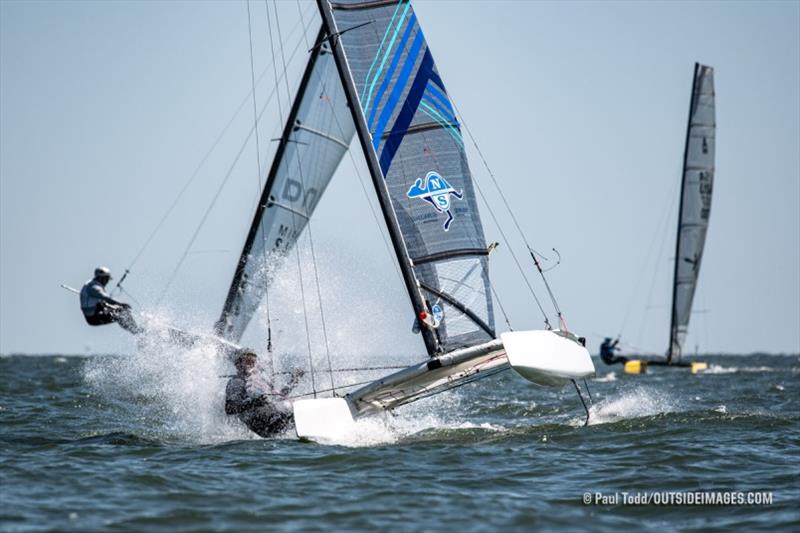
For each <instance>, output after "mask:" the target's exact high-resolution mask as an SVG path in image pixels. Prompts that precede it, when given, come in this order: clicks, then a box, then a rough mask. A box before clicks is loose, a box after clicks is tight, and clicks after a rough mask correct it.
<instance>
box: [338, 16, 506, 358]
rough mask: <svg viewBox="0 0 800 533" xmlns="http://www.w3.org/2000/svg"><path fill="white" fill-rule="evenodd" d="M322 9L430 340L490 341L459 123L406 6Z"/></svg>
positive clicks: (449, 344)
mask: <svg viewBox="0 0 800 533" xmlns="http://www.w3.org/2000/svg"><path fill="white" fill-rule="evenodd" d="M331 7H332V9H333V14H334V18H335V20H336V25H337V27H338V30H339V32H341V36H340V39H341V43H342V45H343V49H344V52H345V56H346V58H347V63H348V66H349V69H350V71H351V73H352V75H353V78H354V80H355V84H356V88H357V90H358V96H359V104H360V106H361V110H362V111H363V113H364V118H365V120H366V123H367V125H368V127H369V131H370V135H371V143H372V148H373V149H374V150H375V153H376V155H377V157H378V160H379V162H380V167H381V171H382V173H383V177H384V179H385V180H386V185H387V187H388V190H389V195H390V198H391V202H392V207H393V209H394V211H395V214H396V217H397V220H398V222H399V225H400V229H401V232H402V236H403V240H404V241H405V244H406V247H407V249H408V252H409V255H410V259H411V261H412V263H413V268H414V274H415V276H416V278H417V280H418V282H419V284H420V287H421V288H422V291H423V295H424V296H425V297H426V299H427V301H428V304H429V307H430V309H431V310H432V314H433V316H434V319H435V320H437V322H438V327H437V329H436V331H437V335H438V337H439V341H440V344H441V346H442V347H443V348H444V349H445V350H451V349H455V348H459V347H463V346H469V345H473V344H477V343H479V342H484V341H486V340H488V339H491V338H494V336H495V334H494V315H493V311H492V299H491V290H490V286H489V275H488V261H487V257H486V255H487V252H486V241H485V239H484V235H483V228H482V226H481V220H480V215H479V213H478V206H477V202H476V197H475V191H474V188H473V184H472V177H471V174H470V170H469V165H468V163H467V158H466V153H465V151H464V140H463V138H462V134H461V127H460V125H459V123H458V119H457V117H456V112H455V109H454V108H453V105H452V103H451V101H450V97H449V96H448V95H447V89H446V88H445V85H444V82H443V81H442V79H441V77H440V76H439V73H438V71H437V69H436V65H435V63H434V61H433V56H432V54H431V50H430V48H429V47H428V43H427V42H426V41H425V36H424V34H423V32H422V28H421V27H420V25H419V22H418V20H417V16H416V14H415V13H414V9H413V8H412V6H411V3H410V2H408V1H402V0H401V1H397V0H391V1H382V0H367V1H364V0H340V1H337V2H332V3H331Z"/></svg>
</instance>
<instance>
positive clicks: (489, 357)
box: [216, 0, 594, 438]
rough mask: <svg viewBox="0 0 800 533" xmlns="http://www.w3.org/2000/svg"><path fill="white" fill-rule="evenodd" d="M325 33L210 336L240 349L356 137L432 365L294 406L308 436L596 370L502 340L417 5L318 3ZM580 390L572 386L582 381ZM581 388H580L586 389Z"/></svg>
mask: <svg viewBox="0 0 800 533" xmlns="http://www.w3.org/2000/svg"><path fill="white" fill-rule="evenodd" d="M317 4H318V7H319V11H320V14H321V16H322V28H321V29H320V31H319V34H318V36H317V39H316V44H315V45H314V47H313V48H312V49H311V50H310V57H309V60H308V64H307V65H306V68H305V71H304V73H303V76H302V79H301V82H300V85H299V88H298V91H297V93H296V96H295V99H294V101H293V105H292V107H291V110H290V111H289V114H288V117H287V118H286V123H285V126H284V128H283V133H282V135H281V137H280V144H279V146H278V148H277V151H276V154H275V157H274V160H273V161H272V165H271V167H270V170H269V173H268V175H267V179H266V183H265V186H264V189H263V193H262V195H261V201H260V202H259V204H258V208H257V210H256V213H255V216H254V218H253V222H252V224H251V227H250V231H249V233H248V235H247V239H246V241H245V244H244V248H243V250H242V253H241V257H240V259H239V262H238V264H237V268H236V271H235V273H234V276H233V280H232V282H231V285H230V289H229V291H228V296H227V298H226V301H225V304H224V307H223V310H222V313H221V316H220V318H219V320H218V322H217V325H216V332H217V334H218V335H220V336H221V337H223V338H225V339H227V340H228V341H231V342H234V343H236V342H238V341H239V339H240V338H241V336H242V334H243V333H244V331H245V329H246V328H247V326H248V324H249V322H250V320H251V319H252V317H253V315H254V313H255V312H256V311H257V309H258V307H259V304H260V302H261V301H262V298H263V297H264V295H265V293H266V292H267V290H268V284H269V282H270V279H269V278H270V274H268V272H270V262H271V261H274V260H275V258H276V257H280V256H281V255H284V254H285V253H286V252H287V251H288V250H289V249H290V248H291V247H292V246H294V245H295V243H296V241H297V239H298V237H299V236H300V234H301V232H302V230H303V228H304V227H305V226H306V224H307V222H308V220H309V219H310V218H311V216H312V214H313V212H314V209H315V207H316V205H317V202H318V201H319V199H320V197H321V196H322V194H323V193H324V191H325V188H326V186H327V185H328V183H329V181H330V179H331V177H332V176H333V173H334V171H335V170H336V167H337V166H338V164H339V162H340V160H341V159H342V157H343V156H344V154H345V152H346V151H347V149H348V147H349V145H350V142H351V140H352V138H353V136H354V135H357V137H358V140H359V143H360V145H361V148H362V151H363V153H364V156H365V158H366V163H367V167H368V168H369V172H370V176H371V178H372V183H373V185H374V188H375V192H376V195H377V199H378V203H379V205H380V209H381V212H382V214H383V222H384V223H385V225H386V228H387V230H388V234H389V237H390V240H391V245H392V249H393V251H394V254H395V255H396V257H397V261H398V264H399V267H400V271H401V273H402V278H403V281H404V283H405V287H406V289H407V292H408V296H409V300H410V303H411V306H412V308H413V310H414V314H415V316H416V319H417V324H418V329H419V331H420V333H421V335H422V339H423V341H424V343H425V347H426V349H427V354H428V356H429V357H428V358H427V359H425V360H423V361H421V362H420V363H419V364H416V365H412V366H410V367H408V368H406V369H403V370H400V371H398V372H395V373H393V374H391V375H388V376H385V377H383V378H381V379H378V380H375V381H374V382H371V383H369V384H366V385H364V386H362V387H361V388H358V389H357V390H352V391H351V392H350V393H349V394H347V395H345V396H344V397H330V398H317V397H315V398H313V399H301V400H297V401H295V402H294V404H293V405H294V413H295V420H296V427H297V433H298V435H299V436H300V437H309V438H326V437H335V436H337V435H342V434H343V433H346V432H347V431H349V430H350V428H351V427H352V425H353V421H354V420H355V419H357V418H359V417H362V416H364V415H368V414H372V413H376V412H380V411H385V410H388V409H392V408H395V407H398V406H400V405H403V404H406V403H409V402H411V401H414V400H417V399H419V398H423V397H426V396H430V395H432V394H436V393H438V392H442V391H444V390H447V389H451V388H453V387H457V386H459V385H462V384H464V383H466V382H469V381H472V380H475V379H478V378H481V377H486V376H490V375H492V374H494V373H497V372H499V371H501V370H504V369H506V368H508V367H509V365H510V366H511V367H513V368H515V369H516V370H517V371H518V372H519V373H520V374H522V375H523V376H525V377H526V378H527V379H529V380H531V381H533V382H535V383H538V384H543V385H563V384H565V383H568V382H569V381H573V382H575V381H574V380H576V379H579V378H583V377H585V376H588V375H590V374H592V373H594V366H593V364H592V361H591V358H590V356H589V352H588V351H587V350H586V348H585V347H584V346H583V342H581V341H580V340H579V338H578V337H576V336H575V335H573V334H572V333H569V332H567V331H563V330H549V329H548V330H541V331H519V332H508V333H502V334H500V335H498V334H497V332H496V330H495V323H494V313H493V303H492V295H491V286H490V280H489V272H488V255H489V251H490V249H491V247H490V248H487V246H486V240H485V238H484V233H483V227H482V225H481V220H480V215H479V212H478V206H477V200H476V196H475V190H474V187H473V182H472V176H471V173H470V169H469V165H468V163H467V158H466V153H465V151H464V140H463V138H462V133H461V125H460V124H459V121H458V119H457V117H456V112H455V110H454V107H453V105H452V103H451V101H450V98H449V96H448V94H447V90H446V88H445V85H444V82H443V81H442V79H441V77H440V76H439V73H438V71H437V69H436V66H435V64H434V61H433V56H432V55H431V51H430V49H429V47H428V45H427V43H426V41H425V38H424V36H423V33H422V29H421V28H420V26H419V23H418V21H417V17H416V14H415V13H414V10H413V8H412V7H411V3H410V2H409V1H403V0H400V1H397V0H368V1H364V0H342V1H338V2H329V1H328V0H317ZM576 387H577V383H576ZM579 392H580V390H579Z"/></svg>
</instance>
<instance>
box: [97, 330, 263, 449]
mask: <svg viewBox="0 0 800 533" xmlns="http://www.w3.org/2000/svg"><path fill="white" fill-rule="evenodd" d="M138 340H139V342H138V345H137V350H136V351H135V352H134V353H133V354H131V355H130V356H122V357H107V358H95V359H92V360H90V361H89V363H88V364H87V365H86V368H85V375H84V378H85V380H86V382H87V383H88V384H89V385H90V386H91V387H92V388H93V389H95V390H96V391H97V392H98V393H99V394H100V395H101V397H103V398H105V399H107V400H110V401H112V402H116V403H118V404H120V405H121V406H122V407H121V408H122V409H123V411H124V413H123V414H124V415H125V416H130V418H132V419H135V420H139V421H141V422H142V423H143V424H144V425H146V426H147V427H146V428H145V430H146V431H147V433H149V434H154V435H155V436H157V437H159V438H167V439H175V438H177V439H180V440H189V441H191V442H197V443H215V442H220V441H226V440H234V439H243V438H251V434H250V433H249V432H248V431H247V430H246V429H245V428H241V427H239V426H238V424H234V423H232V422H231V421H229V420H228V418H227V417H226V416H225V414H224V409H223V407H224V401H225V383H226V381H225V379H224V377H225V374H230V373H231V371H232V367H231V365H230V363H228V362H227V361H226V360H225V359H224V358H223V357H221V356H220V355H219V354H218V353H217V350H216V348H215V346H214V345H213V343H211V342H209V343H207V344H204V343H198V344H196V345H195V346H193V347H192V348H190V349H185V348H181V347H178V346H176V345H175V344H173V343H172V342H170V341H169V340H168V339H167V338H166V336H164V335H159V334H158V333H150V334H147V335H140V337H139V339H138Z"/></svg>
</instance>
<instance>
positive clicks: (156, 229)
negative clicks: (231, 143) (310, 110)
mask: <svg viewBox="0 0 800 533" xmlns="http://www.w3.org/2000/svg"><path fill="white" fill-rule="evenodd" d="M299 25H300V22H298V23H297V24H295V25H294V26H293V27H292V30H291V31H290V32H289V36H290V37H291V36H292V35H293V34H294V32H295V31H296V30H297V28H298V26H299ZM304 33H305V28H304ZM268 68H269V65H267V66H266V67H265V68H264V70H262V71H261V74H260V75H259V77H258V80H257V81H256V83H255V85H258V84H259V83H261V80H262V79H263V78H264V76H265V75H266V73H267V69H268ZM249 99H250V94H249V93H248V94H246V95H245V96H244V98H242V101H241V103H240V104H239V105H238V107H237V108H236V111H234V113H233V116H231V118H230V120H228V123H227V124H225V127H223V128H222V131H221V132H220V133H219V135H218V136H217V138H216V139H215V140H214V142H213V143H212V144H211V146H210V147H209V148H208V150H206V152H205V154H204V155H203V157H202V159H201V160H200V162H199V163H198V164H197V166H196V167H195V169H194V171H193V172H192V173H191V175H190V176H189V178H188V179H187V180H186V182H185V183H184V184H183V187H181V190H180V191H179V192H178V195H177V196H176V197H175V199H174V200H173V201H172V203H171V204H170V206H169V207H168V208H167V210H166V211H165V212H164V214H163V215H162V217H161V219H160V220H159V221H158V223H157V224H156V226H155V227H154V228H153V231H151V232H150V234H149V236H148V237H147V239H145V242H144V244H142V246H141V248H139V251H138V252H136V255H135V256H134V258H133V260H132V261H131V262H130V263H129V264H128V267H127V268H126V269H125V276H123V277H122V278H120V280H119V281H118V282H117V283H116V286H115V287H114V290H115V291H116V290H117V289H119V290H123V289H122V282H123V281H124V279H125V277H126V276H127V274H128V273H129V272H130V270H131V269H132V268H133V267H134V265H135V264H136V263H137V262H138V261H139V259H140V258H141V256H142V254H143V253H144V252H145V250H147V248H148V246H149V245H150V243H151V242H152V241H153V239H154V238H155V236H156V235H157V234H158V232H159V231H160V230H161V228H162V226H163V225H164V223H165V222H166V220H167V219H168V218H169V216H170V215H171V214H172V212H173V211H174V210H175V207H176V206H177V205H178V203H179V202H180V200H181V198H183V195H184V193H186V191H187V190H188V188H189V186H190V185H191V184H192V183H193V182H194V180H195V178H197V176H198V174H199V173H200V170H201V169H202V168H203V167H204V166H205V163H206V161H207V160H208V158H209V157H211V154H212V153H213V152H214V150H216V148H217V146H218V145H219V143H220V142H221V141H222V139H223V138H224V137H225V134H226V133H227V132H228V130H229V129H230V127H231V126H232V125H233V123H234V122H235V121H236V118H237V117H238V116H239V113H240V112H241V111H242V108H244V106H245V104H247V101H248V100H249ZM112 294H113V291H112ZM126 294H128V296H130V293H126Z"/></svg>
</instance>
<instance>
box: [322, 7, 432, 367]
mask: <svg viewBox="0 0 800 533" xmlns="http://www.w3.org/2000/svg"><path fill="white" fill-rule="evenodd" d="M317 6H318V7H319V11H320V15H321V16H322V27H323V29H324V31H325V33H326V34H327V36H328V39H329V41H330V45H331V49H332V50H333V55H334V58H335V59H336V67H337V69H338V71H339V77H340V78H341V80H342V86H343V87H344V92H345V95H346V96H347V102H348V104H349V106H350V111H351V112H352V115H353V122H354V123H355V126H356V132H357V133H358V139H359V142H360V143H361V149H362V150H363V152H364V157H365V158H366V160H367V167H368V168H369V173H370V176H371V177H372V184H373V185H374V186H375V192H376V194H377V196H378V203H379V204H380V207H381V211H382V212H383V218H384V221H385V222H386V228H387V230H388V232H389V237H390V239H391V241H392V247H393V248H394V253H395V255H396V256H397V259H398V262H399V263H400V271H401V272H402V273H403V281H404V282H405V285H406V290H408V296H409V298H410V299H411V305H412V306H413V308H414V314H415V316H419V314H420V313H422V312H425V313H428V312H430V311H429V310H428V306H427V305H426V303H425V300H424V299H423V297H422V293H421V292H420V289H419V284H418V282H417V278H416V276H415V275H414V271H413V269H412V265H411V259H410V258H409V254H408V250H407V248H406V245H405V242H404V241H403V238H402V234H401V231H400V224H399V223H398V221H397V218H396V216H395V214H394V210H393V209H392V207H391V199H390V197H389V190H388V188H387V187H386V181H385V178H384V176H383V172H382V171H381V166H380V162H379V161H378V156H377V154H376V153H375V150H374V149H373V147H372V135H371V134H370V132H369V127H368V125H367V121H366V118H365V117H364V112H363V110H362V107H361V103H360V99H359V97H358V91H357V90H356V86H355V81H354V80H353V76H352V73H351V72H350V68H349V66H348V63H347V57H346V56H345V54H344V50H343V48H342V46H340V42H339V30H338V29H337V27H336V21H335V20H334V17H333V11H332V8H331V5H330V2H329V1H328V0H317ZM420 322H421V321H420ZM420 331H421V333H422V339H423V340H424V341H425V347H426V348H427V350H428V355H434V354H437V353H439V351H440V350H439V342H438V340H437V339H436V336H435V335H434V332H433V331H432V330H431V329H430V328H428V327H427V326H426V325H425V324H420Z"/></svg>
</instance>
